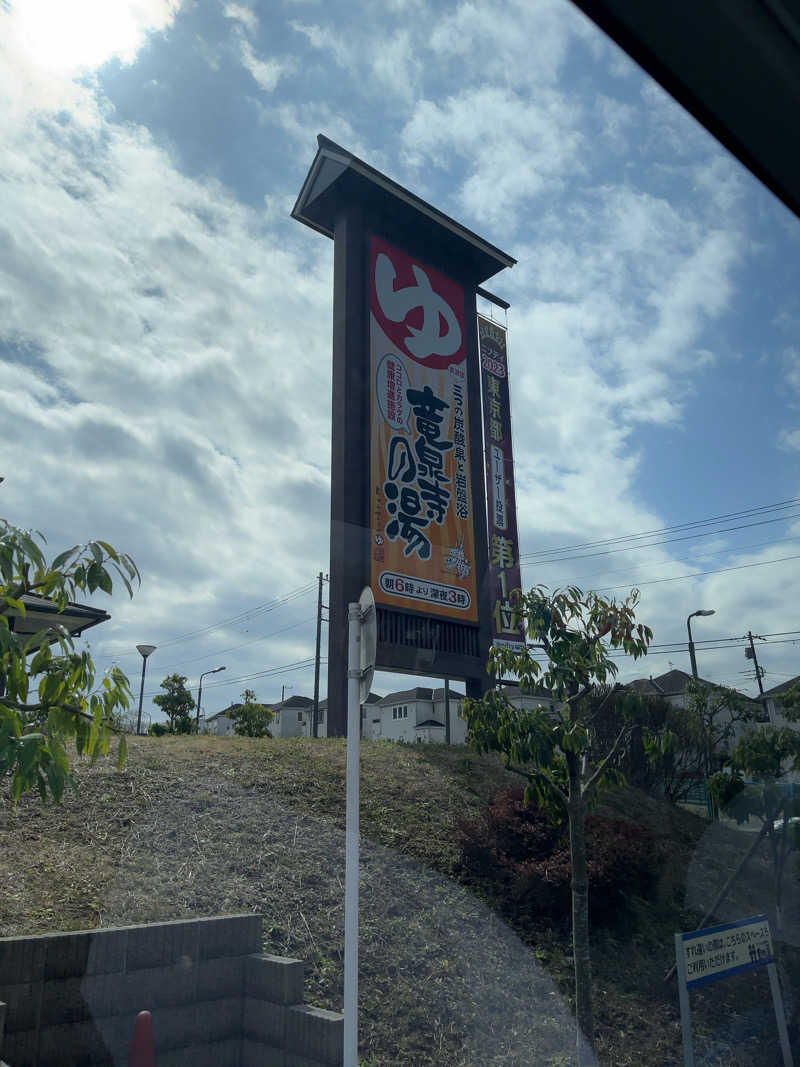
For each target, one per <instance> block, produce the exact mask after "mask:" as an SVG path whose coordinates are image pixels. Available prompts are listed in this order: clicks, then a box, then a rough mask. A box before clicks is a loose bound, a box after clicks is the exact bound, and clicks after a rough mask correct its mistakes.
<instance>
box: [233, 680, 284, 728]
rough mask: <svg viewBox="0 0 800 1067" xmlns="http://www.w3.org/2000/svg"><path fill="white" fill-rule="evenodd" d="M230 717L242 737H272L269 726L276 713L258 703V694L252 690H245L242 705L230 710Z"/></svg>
mask: <svg viewBox="0 0 800 1067" xmlns="http://www.w3.org/2000/svg"><path fill="white" fill-rule="evenodd" d="M230 717H231V718H232V719H233V728H234V730H235V731H236V733H237V734H238V735H239V736H240V737H272V734H271V733H270V729H269V724H270V723H271V722H272V720H273V718H274V717H275V716H274V713H273V711H272V709H271V708H268V707H267V706H266V705H265V704H259V703H257V702H256V694H255V693H254V692H253V690H252V689H245V691H244V692H243V693H242V703H241V704H237V705H236V706H235V707H233V708H231V709H230Z"/></svg>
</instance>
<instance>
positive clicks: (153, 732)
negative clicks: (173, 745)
mask: <svg viewBox="0 0 800 1067" xmlns="http://www.w3.org/2000/svg"><path fill="white" fill-rule="evenodd" d="M147 732H148V733H149V734H150V736H151V737H163V736H164V735H165V734H168V733H169V727H168V726H167V725H166V723H163V722H154V723H151V724H150V726H149V728H148V730H147Z"/></svg>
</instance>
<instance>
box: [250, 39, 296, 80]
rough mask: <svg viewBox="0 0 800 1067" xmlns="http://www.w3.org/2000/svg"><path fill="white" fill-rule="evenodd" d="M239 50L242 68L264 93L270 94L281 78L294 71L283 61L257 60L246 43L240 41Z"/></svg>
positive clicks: (291, 65) (290, 65)
mask: <svg viewBox="0 0 800 1067" xmlns="http://www.w3.org/2000/svg"><path fill="white" fill-rule="evenodd" d="M239 48H240V55H241V59H242V66H244V68H245V69H246V70H248V71H249V72H250V74H251V75H252V77H253V79H254V81H256V82H257V83H258V85H259V88H261V89H263V90H264V92H265V93H271V92H272V90H273V89H274V88H275V86H276V85H277V84H278V82H279V81H280V79H281V77H283V75H285V74H288V73H289V72H290V71H292V70H293V69H294V64H292V63H289V62H286V61H285V60H278V59H259V58H258V57H257V56H256V55H255V54H254V52H253V49H252V47H251V45H250V43H249V42H248V41H244V40H243V41H240V44H239Z"/></svg>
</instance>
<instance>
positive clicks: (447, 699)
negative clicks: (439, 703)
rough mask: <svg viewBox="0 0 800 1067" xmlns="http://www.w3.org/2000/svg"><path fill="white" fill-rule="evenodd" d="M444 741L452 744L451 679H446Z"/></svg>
mask: <svg viewBox="0 0 800 1067" xmlns="http://www.w3.org/2000/svg"><path fill="white" fill-rule="evenodd" d="M444 743H445V744H446V745H449V744H450V679H449V678H445V680H444Z"/></svg>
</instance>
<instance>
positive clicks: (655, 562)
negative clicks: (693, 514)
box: [523, 531, 798, 585]
mask: <svg viewBox="0 0 800 1067" xmlns="http://www.w3.org/2000/svg"><path fill="white" fill-rule="evenodd" d="M718 532H719V531H718ZM797 540H798V538H797V537H796V536H794V535H793V536H791V537H776V538H773V540H771V541H752V542H750V543H749V544H746V545H736V547H735V548H721V549H719V550H718V551H716V552H704V553H702V555H701V557H700V558H696V559H686V558H685V557H684V558H682V559H651V560H646V561H645V562H644V563H640V564H633V565H631V566H628V567H617V568H616V569H615V570H611V571H609V570H604V571H594V572H593V573H592V574H581V575H578V576H577V577H575V578H572V577H571V578H569V584H570V585H574V584H575V583H576V582H588V581H591V580H593V579H596V578H598V577H601V576H603V575H609V574H631V573H633V572H635V571H640V570H643V569H644V568H645V567H673V566H675V565H676V564H679V563H690V564H700V563H701V562H702V561H703V560H704V559H708V558H709V557H712V556H730V555H733V554H740V553H742V552H746V551H747V550H748V549H751V548H772V547H773V546H774V545H783V544H787V543H788V542H795V543H796V542H797ZM644 547H646V546H645V545H642V548H644ZM523 566H525V567H535V566H537V564H536V562H533V563H531V562H528V561H526V562H525V563H524V564H523ZM551 581H552V579H551ZM553 584H556V585H562V584H564V583H562V582H555V583H553Z"/></svg>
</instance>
